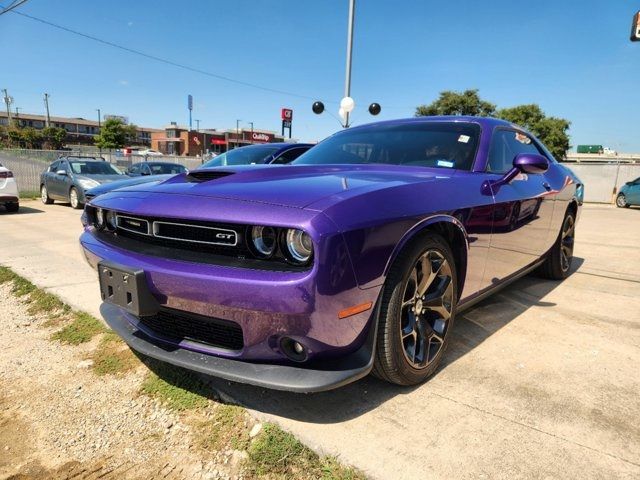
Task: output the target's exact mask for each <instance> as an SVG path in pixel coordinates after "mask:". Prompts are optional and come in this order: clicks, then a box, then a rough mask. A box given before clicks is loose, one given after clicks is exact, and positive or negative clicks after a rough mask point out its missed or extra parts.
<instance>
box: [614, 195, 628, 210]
mask: <svg viewBox="0 0 640 480" xmlns="http://www.w3.org/2000/svg"><path fill="white" fill-rule="evenodd" d="M616 206H617V207H618V208H629V204H628V203H627V197H625V196H624V193H621V194H619V195H618V196H617V197H616Z"/></svg>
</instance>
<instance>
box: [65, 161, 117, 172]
mask: <svg viewBox="0 0 640 480" xmlns="http://www.w3.org/2000/svg"><path fill="white" fill-rule="evenodd" d="M69 165H71V170H72V171H73V173H75V174H78V175H122V172H121V171H120V170H118V169H117V168H116V167H114V166H113V165H111V164H110V163H107V162H96V161H89V162H81V161H73V162H69Z"/></svg>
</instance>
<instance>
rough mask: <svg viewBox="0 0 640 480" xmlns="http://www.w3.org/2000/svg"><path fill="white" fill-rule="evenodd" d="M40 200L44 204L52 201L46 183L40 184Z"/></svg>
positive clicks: (49, 203)
mask: <svg viewBox="0 0 640 480" xmlns="http://www.w3.org/2000/svg"><path fill="white" fill-rule="evenodd" d="M40 200H42V203H44V204H45V205H51V204H52V203H53V198H51V197H50V196H49V191H48V190H47V186H46V185H44V184H43V185H40Z"/></svg>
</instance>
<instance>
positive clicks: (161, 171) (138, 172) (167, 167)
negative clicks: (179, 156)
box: [127, 162, 187, 177]
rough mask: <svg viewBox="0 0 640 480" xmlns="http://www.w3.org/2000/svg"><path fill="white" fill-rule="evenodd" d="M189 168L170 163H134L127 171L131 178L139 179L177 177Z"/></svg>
mask: <svg viewBox="0 0 640 480" xmlns="http://www.w3.org/2000/svg"><path fill="white" fill-rule="evenodd" d="M186 171H187V167H185V166H184V165H180V164H178V163H170V162H140V163H134V164H133V165H131V166H130V167H129V169H128V170H127V175H129V176H130V177H139V176H143V175H167V174H168V175H177V174H178V173H185V172H186Z"/></svg>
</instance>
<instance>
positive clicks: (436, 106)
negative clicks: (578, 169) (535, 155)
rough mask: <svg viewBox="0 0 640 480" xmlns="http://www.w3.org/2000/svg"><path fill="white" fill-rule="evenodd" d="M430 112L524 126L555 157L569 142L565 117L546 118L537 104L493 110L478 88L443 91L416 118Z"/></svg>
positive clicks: (564, 153) (563, 154) (560, 156)
mask: <svg viewBox="0 0 640 480" xmlns="http://www.w3.org/2000/svg"><path fill="white" fill-rule="evenodd" d="M431 115H470V116H482V117H492V116H495V117H497V118H501V119H503V120H507V121H508V122H511V123H514V124H516V125H520V126H521V127H524V128H526V129H527V130H529V131H530V132H531V133H533V134H534V135H535V136H536V137H538V138H539V139H540V141H541V142H542V143H544V145H545V146H546V147H547V149H549V151H550V152H551V153H552V154H553V156H554V157H556V158H557V159H560V160H562V159H564V158H566V156H567V151H568V150H569V148H571V145H569V134H568V133H567V131H568V130H569V126H570V125H571V122H569V121H568V120H565V119H564V118H557V117H547V116H546V115H545V114H544V112H543V111H542V109H541V108H540V107H539V106H538V105H536V104H529V105H519V106H516V107H512V108H502V109H500V110H496V106H495V105H494V104H493V103H491V102H487V101H486V100H483V99H482V98H480V95H479V94H478V90H477V89H474V90H465V91H464V92H452V91H449V90H447V91H444V92H441V93H440V96H439V97H438V99H437V100H436V101H434V102H432V103H430V104H429V105H420V106H418V107H417V108H416V117H422V116H431Z"/></svg>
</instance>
